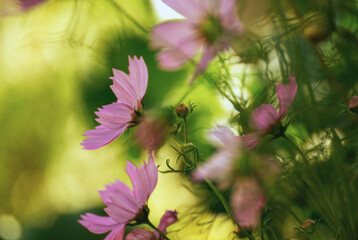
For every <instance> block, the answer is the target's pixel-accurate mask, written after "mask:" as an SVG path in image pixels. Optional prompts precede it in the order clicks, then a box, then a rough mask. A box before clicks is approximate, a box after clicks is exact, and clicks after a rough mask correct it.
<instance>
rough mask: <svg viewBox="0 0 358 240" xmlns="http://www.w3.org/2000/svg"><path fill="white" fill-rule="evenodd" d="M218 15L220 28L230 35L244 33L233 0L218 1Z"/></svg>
mask: <svg viewBox="0 0 358 240" xmlns="http://www.w3.org/2000/svg"><path fill="white" fill-rule="evenodd" d="M219 15H220V20H221V24H222V26H224V27H225V29H226V31H228V32H229V33H230V34H231V35H237V34H239V33H243V32H244V25H243V24H242V23H241V21H240V20H239V18H238V16H237V6H236V1H235V0H220V6H219Z"/></svg>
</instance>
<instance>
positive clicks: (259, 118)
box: [243, 76, 297, 148]
mask: <svg viewBox="0 0 358 240" xmlns="http://www.w3.org/2000/svg"><path fill="white" fill-rule="evenodd" d="M289 78H290V83H289V84H288V85H284V84H276V92H277V97H278V102H279V111H278V113H277V110H276V109H275V108H274V107H273V106H272V105H270V104H262V105H261V106H260V107H258V108H256V109H255V110H254V111H253V112H252V114H251V117H250V125H251V126H252V127H253V128H254V129H256V130H257V132H254V133H250V134H247V135H245V136H243V140H244V142H245V145H247V146H249V147H250V148H252V147H255V146H256V145H257V144H258V142H259V141H260V139H261V138H262V136H264V135H266V134H268V133H270V132H271V131H272V130H273V129H274V128H275V127H280V126H278V125H279V124H280V123H281V120H282V119H283V117H284V116H285V115H286V113H287V110H288V108H289V107H290V106H291V104H292V101H293V99H294V98H295V96H296V92H297V83H296V78H295V77H293V76H290V77H289ZM276 130H277V129H276Z"/></svg>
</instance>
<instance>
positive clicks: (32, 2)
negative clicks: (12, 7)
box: [20, 0, 45, 10]
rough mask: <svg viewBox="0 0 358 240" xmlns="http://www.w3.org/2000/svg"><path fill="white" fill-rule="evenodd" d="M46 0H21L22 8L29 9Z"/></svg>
mask: <svg viewBox="0 0 358 240" xmlns="http://www.w3.org/2000/svg"><path fill="white" fill-rule="evenodd" d="M44 1H45V0H20V5H21V8H22V9H25V10H27V9H30V8H32V7H34V6H36V5H37V4H40V3H42V2H44Z"/></svg>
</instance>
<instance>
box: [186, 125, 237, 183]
mask: <svg viewBox="0 0 358 240" xmlns="http://www.w3.org/2000/svg"><path fill="white" fill-rule="evenodd" d="M209 137H210V139H211V140H212V141H213V144H214V145H216V146H217V147H218V151H217V152H216V153H215V154H214V155H213V156H211V158H209V159H208V160H207V161H206V162H205V163H203V164H201V165H200V166H198V167H197V169H196V170H195V172H194V173H193V175H192V179H193V181H203V180H204V179H205V178H208V179H210V180H213V181H215V182H216V183H217V184H218V187H219V188H221V189H223V188H227V187H228V186H229V185H230V180H231V177H232V169H233V163H234V160H235V159H237V158H238V157H239V154H240V149H241V144H242V140H241V137H240V136H235V135H234V134H233V133H232V132H231V130H230V129H228V128H227V127H218V129H217V130H214V131H211V132H210V135H209ZM217 140H219V141H217Z"/></svg>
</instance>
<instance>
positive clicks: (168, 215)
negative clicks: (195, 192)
mask: <svg viewBox="0 0 358 240" xmlns="http://www.w3.org/2000/svg"><path fill="white" fill-rule="evenodd" d="M177 221H178V213H177V211H175V210H174V211H171V210H168V211H166V212H165V213H164V215H163V216H162V218H161V219H160V222H159V225H158V229H159V230H160V231H162V232H163V233H164V234H167V228H168V227H169V226H170V225H172V224H173V223H176V222H177ZM154 234H155V236H156V238H157V239H162V238H160V235H159V233H158V232H157V231H155V230H154Z"/></svg>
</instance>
